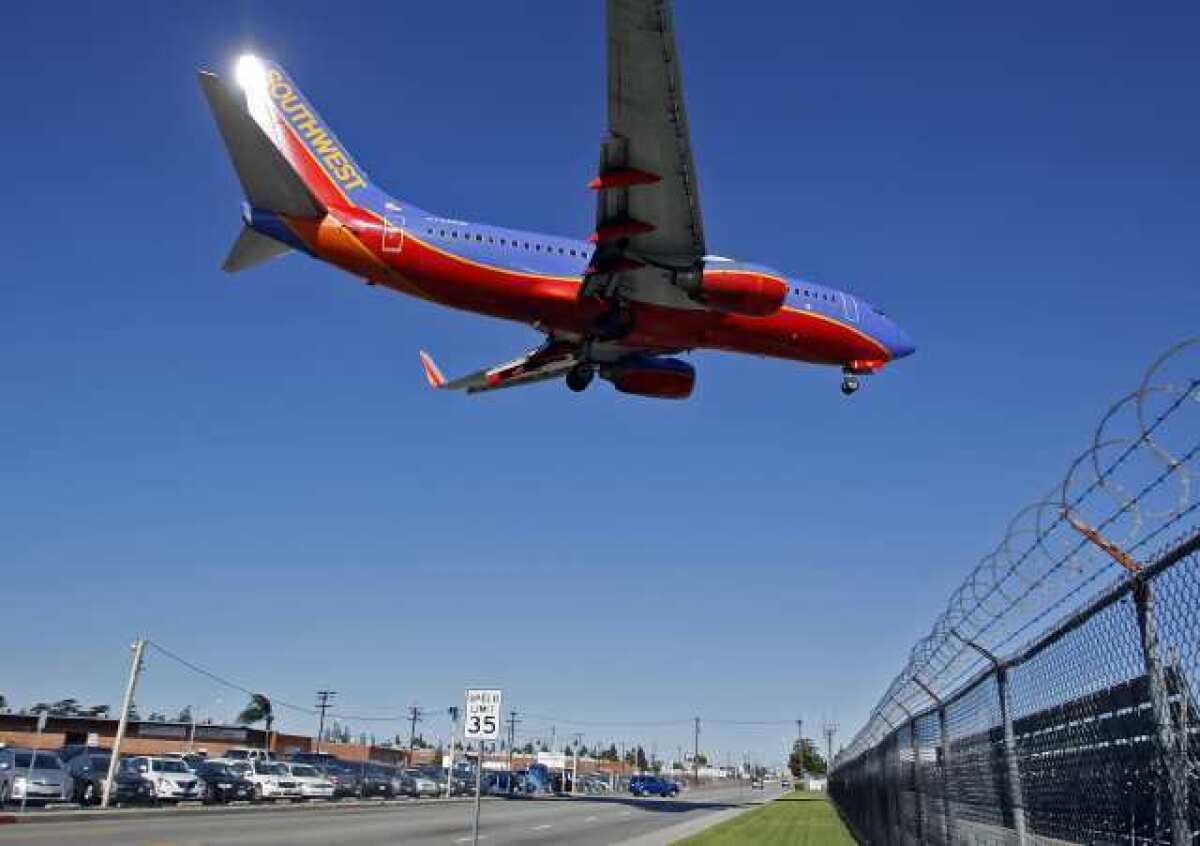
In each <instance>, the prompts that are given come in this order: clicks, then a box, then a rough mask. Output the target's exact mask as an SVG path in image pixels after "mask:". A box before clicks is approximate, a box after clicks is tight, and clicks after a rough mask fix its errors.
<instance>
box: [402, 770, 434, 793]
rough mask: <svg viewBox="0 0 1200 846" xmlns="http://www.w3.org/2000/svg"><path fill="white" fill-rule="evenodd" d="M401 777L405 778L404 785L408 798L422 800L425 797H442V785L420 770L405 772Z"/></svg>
mask: <svg viewBox="0 0 1200 846" xmlns="http://www.w3.org/2000/svg"><path fill="white" fill-rule="evenodd" d="M401 775H402V777H403V781H402V784H403V785H404V793H405V795H406V796H412V797H413V798H415V799H420V798H421V797H423V796H424V797H432V796H441V795H442V786H441V784H439V783H438V782H437V781H435V780H434V779H432V778H430V777H429V776H427V775H425V773H423V772H421V771H420V770H404V771H403V772H402V773H401Z"/></svg>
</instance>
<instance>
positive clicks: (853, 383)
mask: <svg viewBox="0 0 1200 846" xmlns="http://www.w3.org/2000/svg"><path fill="white" fill-rule="evenodd" d="M860 387H861V385H860V384H859V382H858V377H857V376H855V375H854V374H853V373H847V374H846V375H845V376H843V377H842V394H843V395H845V396H850V395H851V394H852V393H854V392H855V391H857V390H858V389H859V388H860Z"/></svg>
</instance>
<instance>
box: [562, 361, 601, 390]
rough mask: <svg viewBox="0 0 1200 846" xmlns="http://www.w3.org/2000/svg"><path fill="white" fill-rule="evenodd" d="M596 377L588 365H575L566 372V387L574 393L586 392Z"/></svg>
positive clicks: (593, 369) (594, 371) (593, 370)
mask: <svg viewBox="0 0 1200 846" xmlns="http://www.w3.org/2000/svg"><path fill="white" fill-rule="evenodd" d="M595 377H596V370H595V368H593V367H592V366H591V365H588V364H576V365H575V366H574V367H572V368H571V369H570V370H568V371H567V387H568V388H570V389H571V390H572V391H574V392H575V393H579V392H580V391H586V390H587V386H588V385H590V384H592V379H594V378H595Z"/></svg>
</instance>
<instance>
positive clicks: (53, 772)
mask: <svg viewBox="0 0 1200 846" xmlns="http://www.w3.org/2000/svg"><path fill="white" fill-rule="evenodd" d="M68 781H69V776H68V775H67V772H66V770H64V769H63V765H62V761H61V760H59V757H58V756H57V755H55V754H54V753H53V752H48V751H39V752H38V753H37V754H36V755H35V754H34V752H33V750H32V749H19V748H16V747H13V746H7V747H4V748H0V808H2V807H4V805H5V804H7V803H10V802H11V803H16V804H20V802H21V801H22V799H23V800H24V801H25V802H26V803H31V804H36V803H42V804H44V803H46V802H63V801H65V800H66V799H67V798H68V796H69V795H70V793H69V790H70V787H69V785H68V784H67V782H68Z"/></svg>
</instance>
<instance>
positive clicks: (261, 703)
mask: <svg viewBox="0 0 1200 846" xmlns="http://www.w3.org/2000/svg"><path fill="white" fill-rule="evenodd" d="M237 721H238V722H239V723H243V724H245V725H251V724H253V723H257V722H265V723H266V724H267V749H268V750H269V749H270V748H271V726H272V724H274V722H275V714H274V712H273V711H272V710H271V700H270V699H268V698H267V695H266V694H265V693H252V694H250V703H249V704H248V705H247V706H246V707H245V708H243V709H242V713H240V714H238V716H237Z"/></svg>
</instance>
